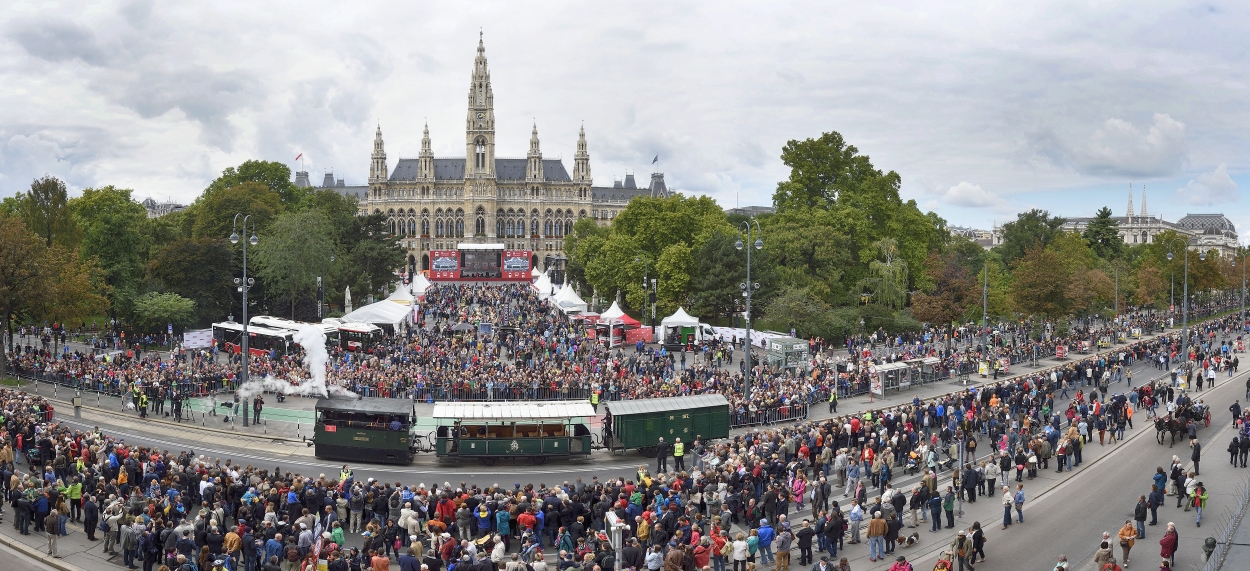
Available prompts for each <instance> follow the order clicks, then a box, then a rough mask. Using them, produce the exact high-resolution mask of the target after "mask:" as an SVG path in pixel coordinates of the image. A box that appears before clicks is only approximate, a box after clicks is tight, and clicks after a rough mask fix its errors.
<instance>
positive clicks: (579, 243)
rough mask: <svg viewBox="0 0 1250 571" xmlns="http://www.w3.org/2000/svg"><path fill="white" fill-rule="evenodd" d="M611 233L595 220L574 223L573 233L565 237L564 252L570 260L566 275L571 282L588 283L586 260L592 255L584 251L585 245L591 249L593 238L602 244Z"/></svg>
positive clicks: (581, 220)
mask: <svg viewBox="0 0 1250 571" xmlns="http://www.w3.org/2000/svg"><path fill="white" fill-rule="evenodd" d="M610 232H611V230H609V229H608V228H605V227H602V226H599V223H598V222H596V221H595V219H594V218H579V219H578V220H577V222H574V223H573V232H571V233H569V234H568V235H566V236H565V237H564V251H565V252H566V253H567V255H568V258H569V262H568V266H567V267H566V268H565V273H566V275H567V276H568V279H569V281H572V282H576V283H582V284H584V283H586V260H587V259H589V258H590V256H591V254H590V253H588V252H586V251H583V245H587V246H588V247H589V244H590V242H588V241H589V240H591V239H593V238H598V239H599V241H600V242H602V238H603V237H604V236H607V235H608V233H610Z"/></svg>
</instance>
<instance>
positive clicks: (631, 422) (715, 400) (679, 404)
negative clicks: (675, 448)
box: [603, 394, 729, 455]
mask: <svg viewBox="0 0 1250 571" xmlns="http://www.w3.org/2000/svg"><path fill="white" fill-rule="evenodd" d="M603 405H604V406H605V414H604V421H605V424H606V425H607V426H608V427H610V428H611V431H610V435H609V432H608V431H606V430H605V433H604V442H605V446H607V448H608V449H609V450H611V451H612V452H613V453H616V452H623V451H625V450H631V449H633V450H638V451H639V452H641V453H643V454H647V455H650V454H654V453H655V446H656V444H657V443H658V442H659V440H660V437H661V436H663V437H664V440H665V442H668V443H669V444H670V445H671V444H672V443H673V441H674V440H675V439H677V438H681V439H682V442H685V443H687V444H689V443H691V442H694V440H695V439H700V440H704V441H707V440H711V439H715V438H727V437H728V436H729V401H727V400H725V396H724V395H719V394H713V395H694V396H685V397H667V398H655V399H640V400H620V401H604V403H603Z"/></svg>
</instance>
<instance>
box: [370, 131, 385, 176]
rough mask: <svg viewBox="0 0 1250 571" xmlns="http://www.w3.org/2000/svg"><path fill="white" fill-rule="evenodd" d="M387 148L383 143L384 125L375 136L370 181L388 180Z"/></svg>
mask: <svg viewBox="0 0 1250 571" xmlns="http://www.w3.org/2000/svg"><path fill="white" fill-rule="evenodd" d="M386 173H387V170H386V149H385V148H384V145H383V144H382V125H380V124H379V125H378V130H377V132H376V133H375V134H374V136H373V160H372V161H371V162H370V163H369V182H371V183H372V182H385V181H386Z"/></svg>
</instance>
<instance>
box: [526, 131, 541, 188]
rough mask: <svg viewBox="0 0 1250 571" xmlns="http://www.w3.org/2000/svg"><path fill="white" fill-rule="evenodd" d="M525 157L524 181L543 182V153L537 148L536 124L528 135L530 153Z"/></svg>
mask: <svg viewBox="0 0 1250 571" xmlns="http://www.w3.org/2000/svg"><path fill="white" fill-rule="evenodd" d="M526 156H527V157H528V160H527V161H526V163H525V179H526V180H543V152H542V150H541V149H540V148H539V146H538V123H534V130H533V131H532V132H531V134H530V151H529V154H528V155H526Z"/></svg>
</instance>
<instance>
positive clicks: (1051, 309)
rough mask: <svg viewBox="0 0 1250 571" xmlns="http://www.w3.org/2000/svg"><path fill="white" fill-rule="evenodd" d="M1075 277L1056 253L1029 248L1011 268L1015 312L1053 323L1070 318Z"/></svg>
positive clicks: (1039, 248) (1038, 248) (1036, 247)
mask: <svg viewBox="0 0 1250 571" xmlns="http://www.w3.org/2000/svg"><path fill="white" fill-rule="evenodd" d="M1072 273H1073V272H1072V269H1071V267H1070V266H1069V265H1068V264H1064V263H1063V261H1062V260H1061V259H1060V257H1059V254H1057V253H1055V252H1054V251H1053V250H1048V249H1046V248H1043V247H1042V246H1040V245H1037V246H1034V247H1032V248H1029V249H1028V250H1027V251H1025V254H1024V256H1022V257H1020V259H1018V260H1016V264H1015V267H1013V268H1012V275H1011V277H1012V301H1013V303H1014V304H1015V307H1016V309H1017V310H1018V311H1020V312H1021V313H1024V314H1027V315H1038V316H1042V317H1046V318H1050V319H1056V318H1059V317H1063V316H1064V315H1067V314H1068V299H1067V294H1068V288H1069V286H1070V285H1071V283H1072Z"/></svg>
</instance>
